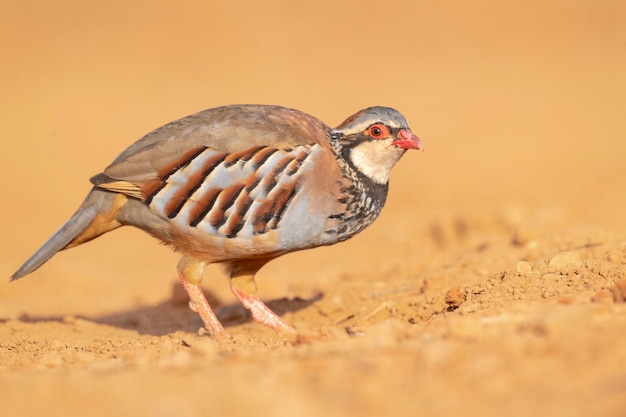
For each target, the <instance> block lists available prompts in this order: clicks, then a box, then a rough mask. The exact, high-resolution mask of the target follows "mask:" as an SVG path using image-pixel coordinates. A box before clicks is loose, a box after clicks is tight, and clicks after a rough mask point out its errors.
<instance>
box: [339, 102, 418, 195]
mask: <svg viewBox="0 0 626 417" xmlns="http://www.w3.org/2000/svg"><path fill="white" fill-rule="evenodd" d="M331 138H332V139H333V141H334V143H333V144H334V146H335V147H336V148H338V149H339V150H340V154H341V156H342V157H343V158H344V159H345V160H346V162H348V163H349V164H350V165H352V167H353V168H354V169H356V170H357V171H358V172H360V173H361V174H363V175H365V176H366V177H368V178H370V179H371V180H372V181H374V182H375V183H378V184H386V183H387V182H388V181H389V175H390V174H391V169H392V168H393V166H394V165H395V164H396V163H397V162H398V161H399V160H400V158H401V157H402V155H404V153H405V152H406V151H407V150H409V149H417V150H423V149H424V146H423V145H422V142H421V141H420V140H419V138H418V137H417V136H415V135H414V134H413V132H412V131H411V129H410V128H409V124H408V122H407V121H406V119H405V118H404V116H402V114H400V112H398V111H397V110H395V109H392V108H389V107H370V108H367V109H364V110H361V111H359V112H358V113H356V114H354V115H352V116H350V117H349V118H348V119H346V120H345V121H344V122H343V123H341V124H340V125H339V126H337V127H336V128H335V129H332V130H331Z"/></svg>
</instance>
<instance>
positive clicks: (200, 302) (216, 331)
mask: <svg viewBox="0 0 626 417" xmlns="http://www.w3.org/2000/svg"><path fill="white" fill-rule="evenodd" d="M179 277H180V282H181V283H182V284H183V288H184V289H185V291H187V294H188V295H189V308H190V309H191V311H194V312H196V313H198V315H199V316H200V318H201V319H202V322H203V323H204V327H205V328H206V330H207V331H208V332H209V333H210V334H211V335H212V336H216V337H222V336H224V327H222V323H220V322H219V320H218V319H217V316H216V315H215V313H214V312H213V309H212V308H211V306H210V305H209V302H208V301H207V299H206V297H205V296H204V293H203V292H202V288H201V287H200V286H199V285H196V284H192V283H190V282H188V281H186V280H185V279H184V278H183V276H182V275H180V274H179Z"/></svg>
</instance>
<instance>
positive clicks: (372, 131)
mask: <svg viewBox="0 0 626 417" xmlns="http://www.w3.org/2000/svg"><path fill="white" fill-rule="evenodd" d="M367 134H368V135H369V136H370V137H372V138H374V139H384V138H386V137H387V136H389V129H387V126H385V125H383V124H380V123H376V124H375V125H372V126H370V127H369V128H368V129H367Z"/></svg>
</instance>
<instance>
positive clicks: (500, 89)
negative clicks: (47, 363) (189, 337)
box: [0, 0, 626, 314]
mask: <svg viewBox="0 0 626 417" xmlns="http://www.w3.org/2000/svg"><path fill="white" fill-rule="evenodd" d="M0 50H1V51H2V60H1V62H2V65H1V67H0V91H1V92H2V93H1V94H0V112H1V114H2V116H1V117H2V128H3V129H2V130H3V132H2V152H0V166H1V173H2V175H1V176H0V187H1V189H2V190H3V197H2V199H1V200H0V245H1V246H0V272H1V274H0V275H2V276H4V277H6V278H8V277H9V276H10V275H11V274H12V273H13V272H14V271H15V270H16V269H17V268H18V267H19V266H20V265H21V263H22V262H23V261H24V260H25V259H26V258H27V257H28V256H29V255H30V254H31V253H32V252H33V251H34V250H35V249H36V248H37V247H38V246H39V245H40V244H41V243H42V242H43V241H44V240H45V239H46V238H47V237H48V236H50V235H51V234H52V232H53V231H54V230H56V228H58V227H59V226H60V225H61V224H62V223H63V222H64V221H65V220H66V219H67V218H68V217H69V216H70V215H71V213H72V212H73V211H74V210H75V209H76V207H77V206H78V205H79V203H80V202H81V201H82V198H83V197H84V195H85V194H86V193H87V191H88V190H89V188H90V184H89V182H88V179H89V177H90V176H91V175H94V174H96V173H98V172H100V171H101V170H102V169H103V168H104V167H106V166H107V165H108V164H109V163H110V161H111V160H112V159H113V158H114V157H115V156H116V155H117V154H118V153H120V152H121V151H122V150H123V149H124V148H126V147H127V146H128V145H129V144H131V143H132V142H134V141H135V140H137V139H138V138H140V137H141V136H142V135H144V134H145V133H147V132H149V131H150V130H152V129H153V128H156V127H158V126H160V125H162V124H165V123H167V122H169V121H171V120H174V119H176V118H179V117H182V116H185V115H187V114H190V113H193V112H196V111H199V110H202V109H205V108H210V107H215V106H221V105H225V104H234V103H264V104H279V105H283V106H288V107H294V108H297V109H300V110H303V111H305V112H308V113H310V114H313V115H315V116H316V117H319V118H320V119H322V120H323V121H325V122H326V123H328V124H330V125H331V126H334V125H337V124H339V123H340V122H341V121H343V120H344V119H345V118H346V117H347V116H349V115H350V114H352V113H354V112H355V111H357V110H359V109H361V108H364V107H367V106H372V105H384V106H391V107H395V108H397V109H398V110H400V111H401V112H402V113H403V114H404V115H405V116H406V118H407V119H408V120H409V123H410V124H411V127H412V129H413V131H414V132H415V133H416V134H417V135H418V136H419V137H420V138H421V139H422V141H423V143H424V145H425V148H426V151H425V152H424V153H418V152H414V153H409V154H407V155H406V156H405V158H404V159H403V160H402V161H401V163H400V164H399V166H398V167H397V168H396V169H395V171H394V173H393V176H392V179H391V195H390V197H389V199H388V203H387V207H386V209H385V211H384V212H383V215H382V217H381V219H380V221H379V222H378V223H377V224H375V225H374V226H373V227H372V228H371V229H369V230H368V231H366V232H365V233H364V234H363V235H362V236H360V237H359V238H357V239H355V240H354V241H351V242H349V243H347V244H346V245H345V246H343V245H342V246H338V247H337V248H332V249H331V248H324V249H320V250H316V251H314V252H311V253H309V254H306V255H304V254H296V255H290V256H289V257H286V258H285V259H284V260H279V261H277V262H276V266H274V265H271V266H269V267H268V268H269V271H270V272H265V271H264V274H267V275H272V276H276V275H277V276H278V278H277V279H275V280H268V281H269V282H270V283H268V284H262V285H261V288H262V289H263V288H265V290H263V291H267V292H266V293H263V294H269V295H273V294H274V293H272V291H273V290H272V288H274V287H275V288H276V294H284V287H285V285H287V284H286V283H289V285H298V284H297V282H299V280H301V279H302V278H311V279H326V278H321V277H320V274H321V272H324V271H325V270H326V269H327V270H329V271H330V270H331V269H332V268H333V267H334V266H335V265H337V264H339V263H344V264H345V258H346V257H347V258H348V259H350V260H351V262H353V263H354V268H356V269H358V268H371V266H372V265H379V264H384V262H385V260H386V259H387V258H388V256H389V255H390V254H391V253H395V254H397V253H400V254H402V255H403V256H405V259H406V260H407V261H409V262H410V261H411V260H412V259H414V258H415V259H417V258H420V257H421V258H423V257H424V256H425V255H424V254H423V253H420V251H419V250H418V249H419V246H420V245H421V243H420V242H425V241H426V239H427V238H426V236H427V234H428V233H429V230H432V224H433V222H434V223H436V222H444V223H445V222H453V221H455V220H454V219H462V221H463V222H464V224H465V225H469V226H468V227H470V228H471V227H475V225H481V224H483V225H485V224H486V225H492V224H494V223H497V221H499V220H497V219H504V220H502V221H504V222H509V223H510V222H516V221H526V222H532V221H534V219H537V222H538V224H543V223H541V222H551V223H550V224H552V225H553V226H554V227H559V226H560V225H567V224H569V225H572V224H594V225H600V226H603V227H607V228H623V227H624V226H625V225H626V216H624V215H623V214H622V213H623V211H624V204H625V203H626V191H625V187H624V178H626V167H624V161H626V145H625V143H624V142H625V141H624V139H625V133H626V122H625V120H626V81H625V76H624V74H626V5H625V4H624V3H623V2H619V1H610V0H600V1H591V0H589V1H575V2H572V1H564V0H563V1H561V0H553V1H544V0H542V1H539V0H531V1H525V2H496V1H487V0H477V1H472V2H465V1H442V2H432V1H406V0H386V1H384V2H382V1H367V0H364V1H363V0H362V1H358V2H357V1H315V2H297V1H288V0H274V1H271V0H269V1H263V2H254V1H227V2H226V1H225V2H213V1H177V2H167V1H107V2H83V1H70V0H58V1H54V2H47V1H19V2H18V1H3V2H2V3H1V4H0ZM494 219H496V220H494ZM520 219H521V220H520ZM546 219H548V220H546ZM476 227H479V226H476ZM485 227H488V226H485ZM151 240H152V239H151V238H149V237H147V236H145V235H144V234H142V233H141V232H138V231H135V230H124V231H117V232H115V233H114V234H110V235H107V236H105V237H103V238H101V239H99V240H98V241H97V242H93V243H90V244H89V245H86V246H83V247H81V248H77V249H73V250H72V253H71V254H70V253H69V252H68V253H63V254H62V255H60V256H57V257H56V258H55V259H54V260H53V262H50V263H49V264H47V265H46V266H45V267H44V268H42V269H41V270H40V271H37V273H36V275H37V277H36V279H33V277H30V278H28V279H27V280H24V281H22V282H20V283H18V284H12V285H9V284H8V283H7V282H6V281H2V280H0V288H1V290H0V293H2V295H0V298H1V299H2V305H3V307H2V308H1V309H0V310H2V309H4V311H0V312H3V313H4V314H13V313H15V312H17V311H22V310H23V309H24V308H25V302H24V300H25V297H28V296H29V294H31V295H32V294H33V293H32V291H38V292H41V291H43V292H44V293H45V292H47V291H54V290H55V289H58V288H63V289H64V290H63V291H69V292H72V293H75V294H76V293H81V291H82V292H83V293H85V292H86V294H91V295H93V294H94V293H102V294H103V296H105V298H106V297H108V298H106V299H101V302H102V304H101V305H94V303H92V302H91V301H90V300H88V299H85V300H83V301H81V300H74V301H73V302H74V303H76V304H77V306H76V307H75V309H77V310H78V311H82V312H84V313H86V314H88V313H94V312H97V311H100V310H102V309H110V308H118V307H122V306H125V305H127V304H128V303H129V302H131V301H132V300H135V301H137V300H138V301H140V302H152V301H154V300H160V299H162V298H163V297H164V294H165V293H167V291H169V290H168V288H169V285H170V284H171V282H173V281H174V280H175V270H174V266H175V262H176V259H177V256H176V255H174V254H171V253H170V252H169V250H168V249H166V248H164V247H160V246H159V245H157V244H154V243H153V242H152V241H151ZM373 242H376V244H375V243H373ZM381 242H382V244H380V243H381ZM407 245H408V249H407ZM411 245H412V246H411ZM416 246H417V248H418V249H416ZM424 246H426V243H424ZM403 251H404V252H403ZM421 258H420V259H421ZM363 262H365V263H364V264H363ZM289 263H291V264H292V265H299V266H302V267H303V268H301V269H302V270H301V271H299V272H298V273H297V276H294V273H293V272H290V269H291V270H292V268H289V267H285V266H286V264H289ZM325 268H326V269H325ZM164 271H169V272H164ZM320 271H321V272H320ZM164 274H165V275H166V276H167V277H169V281H168V279H164V278H163V277H162V276H163V275H164ZM334 274H335V275H337V274H338V273H334ZM321 275H323V276H324V277H326V276H327V275H328V274H321ZM331 275H332V274H331ZM111 277H119V279H116V280H115V284H112V283H111V281H110V279H112V278H111ZM87 278H93V279H87ZM332 278H333V277H330V278H328V279H329V280H330V279H332ZM272 282H273V284H272ZM144 284H150V285H152V287H150V288H154V290H151V291H152V292H150V291H148V292H145V293H142V292H139V291H138V290H137V288H144V289H145V288H147V286H144ZM220 285H222V286H223V287H224V289H223V290H221V291H226V292H227V289H226V286H225V283H222V284H220ZM272 285H274V287H273V286H272ZM126 290H128V291H126ZM218 291H220V290H218ZM68 297H69V295H68ZM42 298H43V299H42V300H39V301H38V302H37V303H36V305H33V306H29V311H30V312H31V313H33V314H36V313H37V311H38V310H41V311H47V312H56V311H63V309H64V308H65V307H64V306H65V304H64V303H65V302H66V301H67V299H64V298H63V297H61V298H59V297H54V298H53V297H42ZM84 310H86V311H84Z"/></svg>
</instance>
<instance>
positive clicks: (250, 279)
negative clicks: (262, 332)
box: [230, 265, 295, 333]
mask: <svg viewBox="0 0 626 417" xmlns="http://www.w3.org/2000/svg"><path fill="white" fill-rule="evenodd" d="M257 270H258V268H245V267H241V266H240V265H233V266H232V267H231V271H230V272H231V278H230V289H231V291H232V292H233V294H235V296H236V297H237V298H238V299H239V301H240V302H241V305H243V306H244V307H245V308H247V309H248V310H250V313H252V318H254V320H256V321H258V322H259V323H263V324H265V325H267V326H270V327H271V328H273V329H274V330H276V331H277V332H279V333H295V330H294V329H293V328H292V327H291V326H289V325H287V324H285V322H283V321H282V320H281V319H280V317H278V315H276V313H274V312H273V311H272V310H270V309H269V307H268V306H266V305H265V304H264V303H263V301H261V299H260V298H259V297H257V296H256V295H255V294H256V282H255V281H254V274H255V273H256V271H257Z"/></svg>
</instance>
